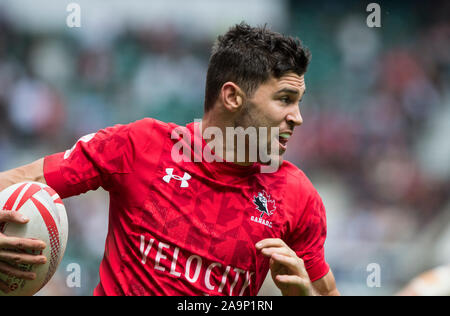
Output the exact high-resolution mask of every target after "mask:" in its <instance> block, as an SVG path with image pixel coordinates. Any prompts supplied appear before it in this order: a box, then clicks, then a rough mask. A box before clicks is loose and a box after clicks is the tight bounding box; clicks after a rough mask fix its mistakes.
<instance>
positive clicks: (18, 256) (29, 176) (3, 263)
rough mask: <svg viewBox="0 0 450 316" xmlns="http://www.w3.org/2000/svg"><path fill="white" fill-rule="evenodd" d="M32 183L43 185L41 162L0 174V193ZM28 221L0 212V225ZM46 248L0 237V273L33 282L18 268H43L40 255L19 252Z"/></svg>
mask: <svg viewBox="0 0 450 316" xmlns="http://www.w3.org/2000/svg"><path fill="white" fill-rule="evenodd" d="M25 181H34V182H41V183H44V184H46V181H45V178H44V159H39V160H37V161H35V162H33V163H30V164H28V165H24V166H21V167H18V168H15V169H11V170H8V171H4V172H0V191H3V190H4V189H6V188H7V187H10V186H11V185H14V184H16V183H20V182H25ZM28 221H29V220H28V219H26V218H23V217H22V216H21V215H20V214H19V212H11V211H10V210H0V222H9V223H17V224H26V223H27V222H28ZM45 247H46V245H45V243H44V242H43V241H40V240H35V239H26V238H17V237H14V236H6V235H4V234H2V233H0V272H1V273H3V274H7V275H11V276H14V277H17V278H20V279H28V280H33V279H34V278H36V274H35V273H34V272H27V271H23V270H22V269H20V268H19V266H18V265H20V264H44V263H45V262H46V258H45V256H43V255H39V254H36V255H32V254H29V253H26V252H24V251H23V250H31V251H38V253H39V251H40V250H42V249H44V248H45ZM0 291H2V292H5V293H7V292H9V284H7V283H6V282H5V281H2V280H0Z"/></svg>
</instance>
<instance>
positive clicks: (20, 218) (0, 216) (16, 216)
mask: <svg viewBox="0 0 450 316" xmlns="http://www.w3.org/2000/svg"><path fill="white" fill-rule="evenodd" d="M28 221H29V219H28V218H27V217H26V216H24V215H22V214H21V213H19V212H14V211H4V210H0V223H4V222H7V223H17V224H26V223H27V222H28Z"/></svg>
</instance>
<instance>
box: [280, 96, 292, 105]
mask: <svg viewBox="0 0 450 316" xmlns="http://www.w3.org/2000/svg"><path fill="white" fill-rule="evenodd" d="M281 101H282V102H284V103H287V104H289V103H291V98H289V97H282V98H281Z"/></svg>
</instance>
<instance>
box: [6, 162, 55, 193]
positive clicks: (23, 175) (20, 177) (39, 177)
mask: <svg viewBox="0 0 450 316" xmlns="http://www.w3.org/2000/svg"><path fill="white" fill-rule="evenodd" d="M24 181H34V182H41V183H44V184H46V181H45V178H44V158H41V159H39V160H36V161H35V162H33V163H30V164H28V165H24V166H21V167H18V168H15V169H11V170H8V171H4V172H0V191H1V190H4V189H6V188H7V187H9V186H11V185H14V184H16V183H20V182H24Z"/></svg>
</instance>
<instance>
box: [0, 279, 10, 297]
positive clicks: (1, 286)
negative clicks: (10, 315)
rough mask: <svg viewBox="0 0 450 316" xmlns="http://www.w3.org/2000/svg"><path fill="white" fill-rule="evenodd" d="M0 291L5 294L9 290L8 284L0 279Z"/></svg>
mask: <svg viewBox="0 0 450 316" xmlns="http://www.w3.org/2000/svg"><path fill="white" fill-rule="evenodd" d="M0 291H2V292H3V293H5V294H8V293H9V292H10V290H9V286H8V284H7V283H6V282H5V281H2V280H0Z"/></svg>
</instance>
